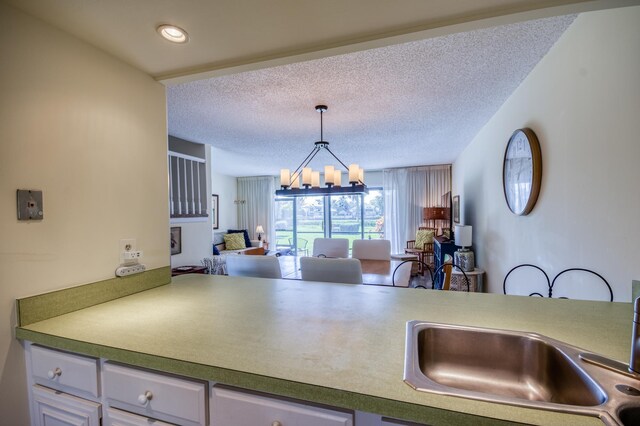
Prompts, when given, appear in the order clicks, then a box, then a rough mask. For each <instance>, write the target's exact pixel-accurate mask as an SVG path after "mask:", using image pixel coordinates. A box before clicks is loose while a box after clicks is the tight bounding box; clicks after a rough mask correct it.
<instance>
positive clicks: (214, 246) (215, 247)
mask: <svg viewBox="0 0 640 426" xmlns="http://www.w3.org/2000/svg"><path fill="white" fill-rule="evenodd" d="M213 255H214V256H220V250H218V247H217V246H216V245H215V244H214V245H213Z"/></svg>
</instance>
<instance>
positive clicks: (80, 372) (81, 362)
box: [31, 345, 99, 398]
mask: <svg viewBox="0 0 640 426" xmlns="http://www.w3.org/2000/svg"><path fill="white" fill-rule="evenodd" d="M31 371H32V374H33V378H34V381H35V382H36V383H38V384H41V385H44V386H48V387H50V388H54V389H58V390H62V391H65V392H70V393H79V394H80V395H83V394H88V395H91V396H93V397H96V398H97V397H98V396H99V391H98V389H99V387H98V360H97V359H94V358H89V357H85V356H80V355H74V354H69V353H66V352H60V351H56V350H53V349H47V348H43V347H42V346H36V345H32V346H31Z"/></svg>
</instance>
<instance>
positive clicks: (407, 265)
mask: <svg viewBox="0 0 640 426" xmlns="http://www.w3.org/2000/svg"><path fill="white" fill-rule="evenodd" d="M412 266H413V262H412V261H410V260H406V261H404V262H403V263H401V264H400V265H398V266H397V267H396V269H395V270H394V271H393V276H392V277H391V278H392V280H393V285H394V286H395V287H409V283H410V282H411V267H412Z"/></svg>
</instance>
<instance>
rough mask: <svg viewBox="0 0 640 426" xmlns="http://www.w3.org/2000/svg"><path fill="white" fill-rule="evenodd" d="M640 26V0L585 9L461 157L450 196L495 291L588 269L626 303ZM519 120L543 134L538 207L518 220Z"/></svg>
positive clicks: (639, 104) (634, 204)
mask: <svg viewBox="0 0 640 426" xmlns="http://www.w3.org/2000/svg"><path fill="white" fill-rule="evenodd" d="M639 22H640V7H630V8H624V9H613V10H606V11H600V12H591V13H585V14H583V15H580V16H579V17H578V18H577V19H576V20H575V22H574V23H573V24H572V25H571V27H570V28H569V29H568V30H567V32H566V33H565V34H564V35H563V36H562V37H561V38H560V39H559V40H558V42H557V43H556V45H555V46H554V47H553V48H552V49H551V50H550V51H549V53H548V54H547V55H546V56H545V57H544V58H543V60H542V61H541V62H540V63H539V64H538V66H537V67H536V68H535V69H534V70H533V71H532V72H531V74H530V75H529V76H528V77H527V78H526V80H525V81H524V82H523V83H522V84H521V86H520V87H519V88H518V89H517V90H516V91H515V92H514V93H513V94H512V96H511V97H510V98H509V99H508V100H507V102H505V104H504V105H503V106H502V107H501V109H500V110H499V111H498V112H497V113H496V114H495V116H494V117H493V118H492V119H491V120H490V121H489V122H488V123H487V124H486V126H485V127H484V128H483V129H482V131H481V132H480V133H479V134H478V135H477V136H476V137H475V139H474V140H473V141H472V143H471V144H470V145H469V146H468V148H467V149H466V150H465V151H464V152H463V153H462V155H460V157H459V158H458V159H457V161H456V162H455V164H454V166H453V177H454V191H453V193H454V195H455V194H460V196H461V204H462V206H461V216H462V217H461V219H462V221H463V223H464V222H466V223H467V224H470V225H473V245H474V249H475V252H476V260H477V263H478V265H479V266H480V267H482V268H484V269H486V270H487V278H488V289H489V291H490V292H492V293H501V292H502V282H503V279H504V277H505V275H506V273H507V272H508V271H509V270H510V269H511V268H512V267H513V266H516V265H518V264H522V263H533V264H536V265H538V266H540V267H541V268H543V269H544V270H545V271H546V272H547V273H548V274H549V276H550V278H551V279H553V277H554V276H555V275H556V274H557V273H559V272H560V271H562V270H563V269H565V268H570V267H584V268H588V269H592V270H594V271H596V272H598V273H600V274H602V275H603V276H604V277H605V278H606V279H607V280H608V281H609V283H610V284H611V285H612V287H613V290H614V296H615V300H620V301H629V300H630V297H631V296H630V295H631V281H632V279H634V278H635V279H638V277H640V245H639V244H638V238H639V237H640V220H638V212H640V189H639V184H640V164H639V160H640V141H639V139H638V130H637V121H638V118H640V78H639V76H640V25H638V23H639ZM522 127H530V128H532V129H533V130H534V131H535V132H536V134H537V135H538V138H539V139H540V144H541V148H542V158H543V177H542V189H541V193H540V197H539V199H538V203H537V205H536V206H535V208H534V209H533V211H532V212H531V213H530V214H529V215H528V216H523V217H519V216H515V215H513V214H512V213H511V212H510V211H509V209H508V208H507V205H506V203H505V200H504V195H503V191H502V161H503V156H504V149H505V146H506V143H507V141H508V139H509V137H510V136H511V133H512V132H513V131H514V130H515V129H518V128H522ZM545 286H546V284H545ZM527 294H528V293H527ZM583 296H584V297H585V298H590V297H594V298H595V297H596V294H595V291H592V290H591V289H590V290H588V291H586V292H584V294H583Z"/></svg>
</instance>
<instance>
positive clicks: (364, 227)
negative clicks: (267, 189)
mask: <svg viewBox="0 0 640 426" xmlns="http://www.w3.org/2000/svg"><path fill="white" fill-rule="evenodd" d="M382 200H383V197H382V190H381V189H380V188H376V189H370V190H369V194H367V195H364V196H363V195H332V196H314V197H297V198H276V200H275V201H276V208H275V211H276V223H275V228H276V245H275V248H276V250H280V251H283V252H290V253H291V254H298V255H304V256H307V255H311V254H312V253H313V240H314V239H316V238H347V239H349V249H351V242H353V240H356V239H363V238H368V239H374V238H383V237H384V218H383V216H382V215H383V214H384V206H383V201H382Z"/></svg>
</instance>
